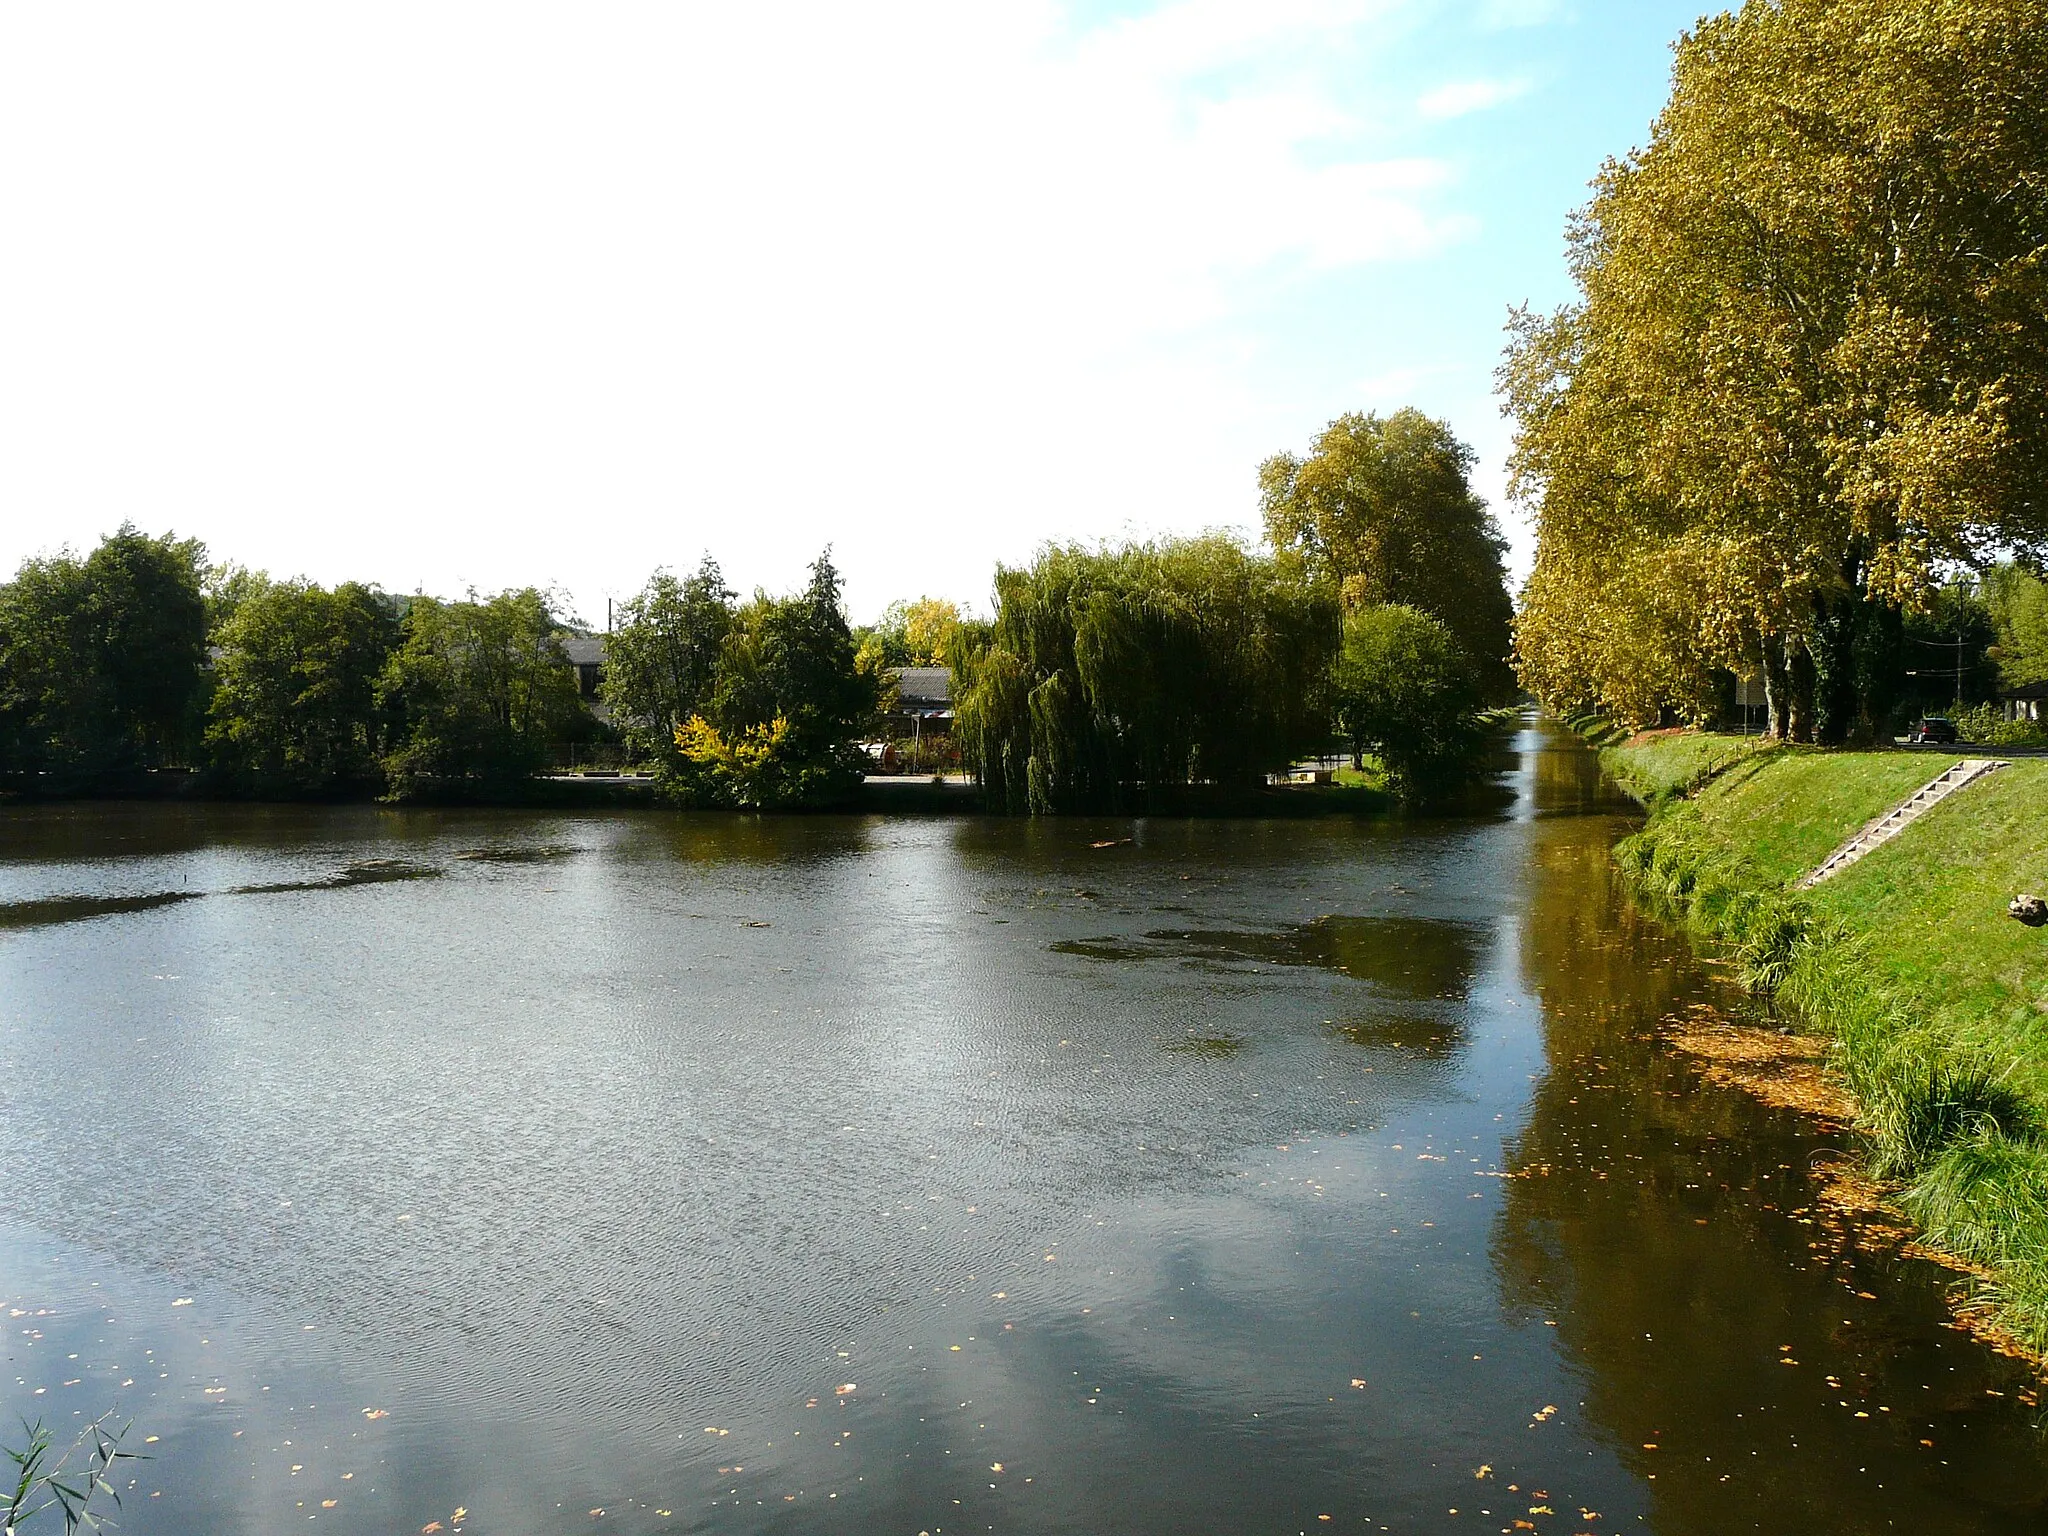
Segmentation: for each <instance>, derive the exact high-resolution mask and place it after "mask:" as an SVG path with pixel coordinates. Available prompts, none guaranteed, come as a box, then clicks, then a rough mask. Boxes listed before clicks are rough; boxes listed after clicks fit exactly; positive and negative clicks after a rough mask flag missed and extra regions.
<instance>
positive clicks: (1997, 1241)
mask: <svg viewBox="0 0 2048 1536" xmlns="http://www.w3.org/2000/svg"><path fill="white" fill-rule="evenodd" d="M1579 725H1580V727H1581V729H1582V730H1584V731H1585V732H1586V733H1587V734H1589V735H1593V736H1594V737H1595V739H1596V740H1599V739H1600V735H1601V733H1600V730H1599V727H1598V725H1597V723H1595V722H1579ZM1605 734H1606V739H1605V740H1604V742H1602V751H1601V758H1602V762H1603V764H1604V765H1605V766H1606V768H1607V769H1608V771H1609V773H1610V774H1612V775H1613V777H1614V778H1615V779H1616V781H1617V782H1619V783H1620V784H1621V785H1622V786H1623V787H1624V788H1626V789H1627V790H1628V791H1629V792H1630V793H1631V794H1632V795H1634V796H1635V797H1636V798H1637V799H1638V800H1640V801H1642V802H1643V804H1644V805H1645V806H1646V807H1647V808H1648V809H1649V811H1650V813H1651V814H1650V819H1649V822H1648V824H1647V825H1646V826H1645V827H1644V828H1643V829H1642V830H1641V831H1640V832H1638V833H1637V834H1635V835H1634V836H1632V837H1629V838H1627V839H1625V840H1624V841H1623V842H1622V843H1621V844H1620V845H1619V846H1618V847H1617V848H1616V850H1615V859H1616V862H1617V863H1618V864H1619V865H1620V867H1621V869H1622V871H1623V872H1624V874H1625V875H1626V876H1627V877H1628V879H1629V880H1630V882H1631V883H1632V884H1633V885H1634V886H1635V887H1636V888H1637V889H1638V890H1639V891H1640V892H1642V893H1643V894H1645V895H1647V896H1648V897H1650V898H1651V899H1652V900H1653V901H1654V902H1656V903H1657V904H1659V905H1661V906H1664V907H1666V908H1667V909H1669V911H1670V912H1671V913H1672V915H1674V916H1675V917H1677V918H1678V919H1679V920H1681V921H1682V922H1683V923H1684V924H1685V925H1686V927H1687V928H1688V929H1690V930H1691V931H1692V932H1693V933H1694V934H1696V935H1697V936H1699V937H1702V938H1704V939H1706V940H1708V941H1710V942H1712V943H1713V944H1715V945H1717V946H1719V947H1721V948H1723V949H1724V950H1725V956H1726V959H1727V960H1728V961H1729V962H1730V963H1732V964H1733V965H1734V966H1735V967H1737V968H1738V970H1739V971H1740V973H1741V975H1742V978H1743V980H1744V981H1745V982H1746V983H1747V984H1748V985H1749V986H1751V987H1752V988H1753V989H1755V990H1757V991H1759V992H1765V993H1769V994H1771V995H1773V996H1774V997H1776V998H1777V999H1779V1000H1780V1001H1782V1002H1784V1003H1786V1004H1788V1005H1790V1007H1791V1008H1792V1009H1793V1010H1794V1012H1795V1013H1796V1015H1797V1016H1798V1017H1799V1018H1800V1019H1801V1020H1803V1021H1804V1022H1805V1023H1806V1024H1807V1025H1808V1026H1809V1027H1811V1028H1812V1029H1814V1030H1816V1031H1818V1032H1821V1033H1823V1034H1825V1035H1827V1036H1829V1037H1831V1049H1830V1053H1829V1054H1830V1060H1831V1062H1832V1065H1833V1067H1834V1069H1835V1070H1836V1071H1837V1072H1838V1073H1839V1074H1840V1076H1841V1078H1842V1080H1843V1082H1844V1084H1845V1086H1846V1087H1847V1088H1848V1090H1849V1091H1850V1093H1851V1094H1852V1095H1853V1096H1854V1099H1855V1102H1856V1105H1857V1112H1856V1120H1857V1124H1858V1128H1859V1129H1860V1130H1861V1131H1862V1132H1863V1133H1864V1135H1865V1137H1866V1138H1867V1147H1868V1156H1869V1161H1870V1165H1871V1171H1872V1172H1873V1173H1874V1174H1876V1175H1877V1176H1878V1177H1880V1178H1881V1179H1883V1180H1885V1181H1886V1182H1887V1183H1888V1184H1889V1185H1890V1186H1891V1187H1892V1188H1893V1190H1894V1191H1895V1197H1896V1199H1897V1202H1898V1204H1899V1205H1900V1206H1901V1208H1902V1209H1903V1210H1904V1211H1905V1212H1906V1213H1907V1214H1908V1215H1910V1216H1911V1217H1912V1218H1913V1219H1914V1220H1915V1221H1917V1222H1918V1223H1919V1225H1920V1227H1921V1229H1922V1231H1923V1233H1924V1235H1925V1237H1926V1239H1927V1240H1928V1241H1929V1242H1931V1243H1932V1244H1934V1245H1935V1246H1937V1247H1939V1248H1940V1249H1942V1250H1944V1251H1945V1252H1947V1253H1949V1254H1952V1255H1954V1256H1955V1257H1956V1258H1958V1259H1960V1260H1962V1261H1963V1262H1964V1263H1966V1264H1967V1265H1969V1266H1972V1268H1973V1270H1974V1271H1975V1273H1976V1292H1975V1298H1974V1300H1975V1302H1976V1304H1977V1307H1978V1310H1979V1312H1980V1314H1981V1315H1982V1316H1983V1317H1984V1318H1985V1319H1986V1320H1988V1321H1989V1322H1990V1324H1991V1325H1992V1326H1993V1327H1995V1328H1996V1329H1998V1330H2002V1331H2003V1332H2004V1333H2005V1334H2007V1335H2009V1336H2010V1338H2011V1339H2013V1340H2014V1341H2016V1342H2017V1343H2018V1344H2020V1345H2022V1346H2024V1348H2025V1349H2026V1350H2028V1351H2029V1352H2030V1353H2031V1354H2032V1355H2034V1356H2035V1357H2036V1358H2039V1357H2040V1356H2042V1355H2043V1354H2044V1353H2048V1030H2044V1028H2043V1018H2042V1015H2043V1014H2044V1012H2048V930H2043V929H2034V928H2027V927H2024V926H2022V925H2021V924H2019V923H2017V922H2015V921H2013V920H2012V919H2011V918H2010V917H2009V916H2007V914H2006V904H2007V902H2008V901H2010V900H2011V898H2012V897H2013V896H2014V895H2015V894H2017V893H2019V892H2022V891H2035V892H2039V891H2041V890H2043V889H2044V887H2048V820H2044V818H2043V816H2042V811H2043V809H2044V807H2048V763H2044V762H2039V761H2016V762H2014V763H2013V764H2012V765H2011V766H2010V767H2007V768H2004V769H2001V770H2000V771H1998V772H1997V773H1994V774H1992V775H1990V776H1988V777H1987V778H1984V779H1982V780H1981V781H1979V782H1977V783H1975V784H1973V785H1971V786H1970V787H1969V788H1967V789H1966V790H1963V791H1962V792H1960V793H1958V794H1956V795H1954V796H1953V797H1951V798H1949V799H1947V800H1945V801H1943V802H1941V803H1940V804H1938V805H1936V806H1935V807H1934V808H1933V809H1932V810H1930V811H1929V812H1927V814H1926V815H1924V816H1922V817H1921V818H1920V819H1919V820H1917V821H1915V822H1914V823H1912V824H1911V825H1910V826H1908V827H1907V828H1906V829H1905V831H1904V832H1902V833H1901V834H1900V835H1899V836H1897V837H1895V838H1893V839H1892V840H1891V841H1889V842H1887V843H1884V844H1882V845H1881V846H1879V847H1877V848H1876V849H1875V850H1873V851H1872V852H1870V853H1869V854H1867V855H1866V856H1865V857H1863V858H1862V859H1861V860H1859V861H1858V862H1856V863H1854V864H1852V865H1850V866H1849V867H1847V868H1846V869H1845V870H1843V871H1842V872H1841V873H1839V874H1837V875H1835V876H1833V877H1832V878H1830V879H1829V880H1827V881H1826V882H1824V883H1823V884H1821V885H1819V886H1816V887H1814V888H1813V889H1811V890H1801V889H1799V888H1798V885H1799V882H1800V880H1801V879H1802V878H1803V877H1804V876H1805V875H1806V873H1807V872H1808V871H1810V870H1812V869H1813V868H1814V867H1815V866H1817V865H1818V864H1819V863H1820V862H1821V861H1822V860H1823V859H1824V858H1826V857H1827V855H1828V854H1829V853H1830V852H1832V851H1833V850H1834V849H1835V848H1836V847H1837V846H1839V845H1840V844H1841V843H1842V842H1843V841H1845V840H1846V839H1847V838H1849V837H1850V836H1852V835H1854V834H1855V832H1856V831H1857V830H1858V829H1859V828H1860V827H1862V826H1863V825H1864V824H1865V823H1866V822H1868V821H1870V820H1871V819H1872V818H1874V817H1876V816H1879V815H1882V814H1883V813H1884V812H1885V811H1887V810H1889V809H1890V808H1891V807H1893V806H1895V805H1897V804H1898V803H1899V802H1900V801H1902V800H1904V799H1905V798H1906V797H1907V796H1909V795H1911V794H1912V793H1913V792H1914V791H1915V790H1916V789H1918V788H1919V787H1920V786H1922V785H1924V784H1926V783H1927V782H1928V781H1930V780H1931V779H1933V778H1934V777H1935V776H1936V775H1937V774H1938V773H1940V772H1941V770H1942V769H1943V768H1944V767H1945V766H1947V765H1948V763H1949V762H1951V761H1953V760H1955V758H1960V757H1962V756H1964V755H1966V754H1965V753H1963V752H1960V751H1958V752H1957V753H1956V754H1955V755H1954V758H1944V759H1940V760H1937V759H1935V758H1932V757H1930V756H1929V755H1927V754H1924V753H1917V752H1912V753H1909V752H1901V751H1873V752H1824V751H1819V750H1816V749H1813V748H1804V747H1792V746H1785V745H1781V744H1770V743H1766V742H1764V741H1762V740H1760V739H1759V738H1756V737H1729V736H1714V735H1707V734H1703V733H1698V732H1654V733H1646V734H1643V735H1639V736H1635V737H1629V738H1626V739H1621V738H1619V737H1617V736H1616V735H1615V734H1614V733H1612V732H1607V733H1605Z"/></svg>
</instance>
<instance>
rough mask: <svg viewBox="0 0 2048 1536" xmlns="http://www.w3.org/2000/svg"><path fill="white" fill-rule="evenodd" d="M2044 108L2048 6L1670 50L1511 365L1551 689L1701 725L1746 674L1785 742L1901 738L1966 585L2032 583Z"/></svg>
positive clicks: (1859, 7)
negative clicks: (1642, 113) (2043, 11)
mask: <svg viewBox="0 0 2048 1536" xmlns="http://www.w3.org/2000/svg"><path fill="white" fill-rule="evenodd" d="M2044 103H2048V28H2043V27H2042V26H2041V25H2040V15H2039V7H2038V6H2037V5H2035V4H2033V3H2031V0H1926V3H1921V0H1915V3H1910V4H1909V3H1905V0H1748V3H1746V4H1744V5H1742V6H1741V8H1740V9H1739V10H1737V11H1735V12H1734V13H1732V14H1725V15H1721V16H1718V17H1714V18H1711V19H1708V20H1703V21H1702V22H1700V23H1699V25H1698V27H1697V28H1696V29H1695V30H1694V31H1693V32H1691V33H1689V34H1687V35H1686V36H1685V37H1683V38H1682V39H1681V40H1680V42H1679V43H1678V45H1677V48H1676V55H1675V61H1674V68H1673V74H1672V88H1671V94H1670V98H1669V100H1668V102H1667V104H1666V105H1665V107H1664V109H1663V111H1662V113H1661V114H1660V116H1659V117H1658V119H1657V121H1656V123H1655V125H1654V126H1653V128H1652V131H1651V134H1650V138H1649V142H1648V144H1647V146H1646V147H1644V148H1642V149H1640V150H1638V151H1636V152H1634V153H1632V154H1630V155H1628V156H1626V157H1625V158H1621V159H1617V160H1614V161H1611V162H1610V163H1608V164H1607V165H1606V167H1605V168H1604V169H1603V170H1602V171H1601V173H1600V175H1599V176H1598V178H1597V179H1596V180H1595V182H1594V183H1593V197H1592V200H1591V202H1590V203H1589V204H1588V205H1587V206H1586V207H1585V208H1584V209H1582V210H1581V211H1580V213H1579V214H1578V216H1577V217H1576V218H1575V220H1574V221H1573V223H1572V225H1571V227H1570V230H1569V234H1568V246H1569V254H1570V262H1571V269H1572V275H1573V277H1574V280H1575V282H1576V284H1577V287H1578V297H1577V300H1576V301H1575V302H1574V303H1572V304H1570V305H1567V306H1566V307H1564V308H1562V309H1560V310H1558V311H1557V312H1555V313H1553V314H1549V315H1538V314H1533V313H1528V312H1523V313H1520V314H1518V315H1517V316H1516V317H1515V320H1514V322H1513V326H1512V341H1511V344H1510V347H1509V349H1508V353H1507V357H1506V360H1505V362H1504V364H1503V366H1502V369H1501V373H1500V384H1501V388H1502V391H1503V394H1504V397H1505V400H1506V403H1507V407H1508V409H1509V411H1510V412H1511V414H1512V415H1513V416H1514V418H1515V421H1516V426H1517V437H1516V447H1515V452H1514V457H1513V461H1512V465H1511V469H1512V474H1513V489H1514V490H1515V492H1516V494H1517V495H1518V496H1520V497H1521V498H1523V499H1524V500H1525V501H1526V502H1527V503H1528V504H1530V505H1532V506H1533V507H1534V508H1535V509H1536V511H1537V515H1538V540H1537V555H1536V562H1535V567H1534V571H1533V574H1532V576H1531V578H1530V580H1529V582H1528V585H1527V587H1526V589H1525V591H1524V593H1523V595H1522V601H1521V605H1520V611H1519V615H1518V619H1517V623H1516V637H1515V645H1516V655H1517V660H1518V664H1519V667H1520V672H1521V676H1522V678H1523V680H1524V682H1525V683H1526V684H1527V685H1528V687H1529V688H1530V689H1531V690H1532V691H1533V692H1534V693H1535V694H1536V695H1537V696H1538V697H1539V698H1541V699H1543V700H1544V701H1545V702H1546V703H1548V704H1550V705H1551V706H1552V707H1553V708H1557V709H1560V710H1574V709H1583V708H1598V709H1602V710H1604V711H1606V712H1608V713H1611V714H1613V715H1615V716H1617V717H1619V718H1621V719H1624V720H1627V721H1631V722H1635V723H1639V724H1643V723H1651V722H1654V721H1656V720H1658V719H1660V718H1674V717H1675V718H1690V719H1695V720H1701V719H1707V718H1710V717H1711V716H1712V715H1713V714H1714V712H1715V710H1716V707H1717V702H1718V701H1719V699H1720V698H1721V697H1722V696H1723V694H1724V689H1725V680H1726V678H1727V677H1728V675H1729V674H1731V673H1734V674H1739V675H1743V676H1749V677H1755V678H1757V679H1759V680H1761V682H1762V683H1763V685H1764V688H1765V691H1766V693H1767V696H1768V700H1769V715H1770V729H1771V730H1772V731H1773V732H1775V733H1776V734H1779V735H1781V736H1784V737H1787V738H1791V739H1797V740H1807V741H1819V742H1822V743H1840V742H1843V741H1847V740H1851V739H1857V738H1869V737H1872V736H1880V735H1884V734H1887V733H1888V731H1889V729H1890V728H1891V726H1892V725H1893V724H1895V723H1896V721H1897V718H1898V714H1899V712H1900V710H1901V709H1902V708H1908V707H1911V706H1912V704H1913V703H1914V701H1915V688H1914V686H1913V684H1912V682H1911V679H1912V678H1913V677H1914V676H1915V674H1916V673H1923V672H1925V671H1927V670H1929V664H1930V663H1931V662H1933V660H1934V658H1933V656H1932V654H1931V653H1929V652H1928V651H1926V650H1924V649H1923V648H1922V647H1921V645H1920V644H1919V642H1920V641H1922V640H1925V639H1927V638H1928V637H1927V636H1926V635H1925V634H1924V633H1921V634H1917V635H1916V634H1915V633H1913V631H1914V630H1915V629H1916V628H1918V629H1921V630H1923V631H1924V630H1925V629H1926V628H1927V627H1929V626H1927V624H1926V623H1925V622H1924V621H1925V620H1926V619H1927V618H1928V617H1929V616H1930V615H1932V614H1934V613H1935V611H1936V610H1937V609H1939V608H1940V606H1941V605H1942V603H1944V602H1945V601H1949V599H1947V598H1944V596H1943V592H1944V588H1945V587H1947V586H1949V585H1951V584H1952V581H1953V577H1954V576H1955V574H1956V573H1957V572H1959V571H1983V570H1985V569H1987V568H1988V567H1991V566H1994V565H1996V564H1997V563H1998V562H1999V561H2000V560H2001V559H2005V560H2008V561H2010V560H2014V559H2016V560H2018V561H2019V562H2020V566H2021V567H2022V569H2020V570H2019V571H2018V572H2017V573H2016V574H2013V575H2009V576H2003V577H1997V578H1994V585H1995V584H1996V583H1998V582H2004V583H2007V584H2008V585H2011V584H2014V583H2018V584H2019V587H2024V585H2025V581H2026V580H2028V579H2031V578H2029V577H2027V574H2026V573H2027V571H2028V570H2035V571H2038V569H2039V562H2040V561H2041V559H2042V558H2043V556H2044V554H2048V263H2044V262H2043V260H2042V253H2043V251H2044V250H2048V173H2044V170H2043V168H2044V166H2048V106H2044ZM2030 600H2031V599H2030ZM2016 611H2017V610H2016ZM2032 622H2034V621H2032V620H2025V621H2021V620H2017V619H2016V620H2015V621H2014V627H2015V628H2025V627H2026V625H2027V624H2029V623H2032ZM2008 680H2024V678H2012V677H2010V676H2009V679H2008Z"/></svg>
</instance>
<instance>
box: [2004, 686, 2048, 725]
mask: <svg viewBox="0 0 2048 1536" xmlns="http://www.w3.org/2000/svg"><path fill="white" fill-rule="evenodd" d="M2002 698H2003V702H2004V704H2005V718H2006V719H2008V720H2035V721H2039V720H2043V719H2048V682H2041V683H2022V684H2020V685H2019V687H2017V688H2008V689H2006V690H2005V692H2004V694H2003V695H2002Z"/></svg>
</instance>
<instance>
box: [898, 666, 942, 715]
mask: <svg viewBox="0 0 2048 1536" xmlns="http://www.w3.org/2000/svg"><path fill="white" fill-rule="evenodd" d="M896 697H897V699H898V700H899V701H900V703H899V705H898V707H899V708H902V709H906V710H913V709H951V708H952V707H953V673H952V671H951V669H950V668H947V667H899V668H898V669H897V671H896Z"/></svg>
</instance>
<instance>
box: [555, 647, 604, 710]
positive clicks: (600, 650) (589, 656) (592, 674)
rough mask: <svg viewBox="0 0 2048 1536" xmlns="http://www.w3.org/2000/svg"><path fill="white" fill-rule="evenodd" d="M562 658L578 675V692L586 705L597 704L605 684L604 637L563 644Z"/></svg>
mask: <svg viewBox="0 0 2048 1536" xmlns="http://www.w3.org/2000/svg"><path fill="white" fill-rule="evenodd" d="M562 656H563V658H564V659H565V660H566V661H567V662H568V663H569V666H570V668H571V669H572V670H573V671H574V672H575V673H576V692H577V693H578V694H580V695H581V696H582V698H583V701H584V702H585V703H586V704H594V703H596V702H597V690H598V686H599V685H600V684H601V683H603V682H604V636H603V635H590V636H587V637H585V636H577V637H575V638H573V639H568V640H564V641H563V642H562Z"/></svg>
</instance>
